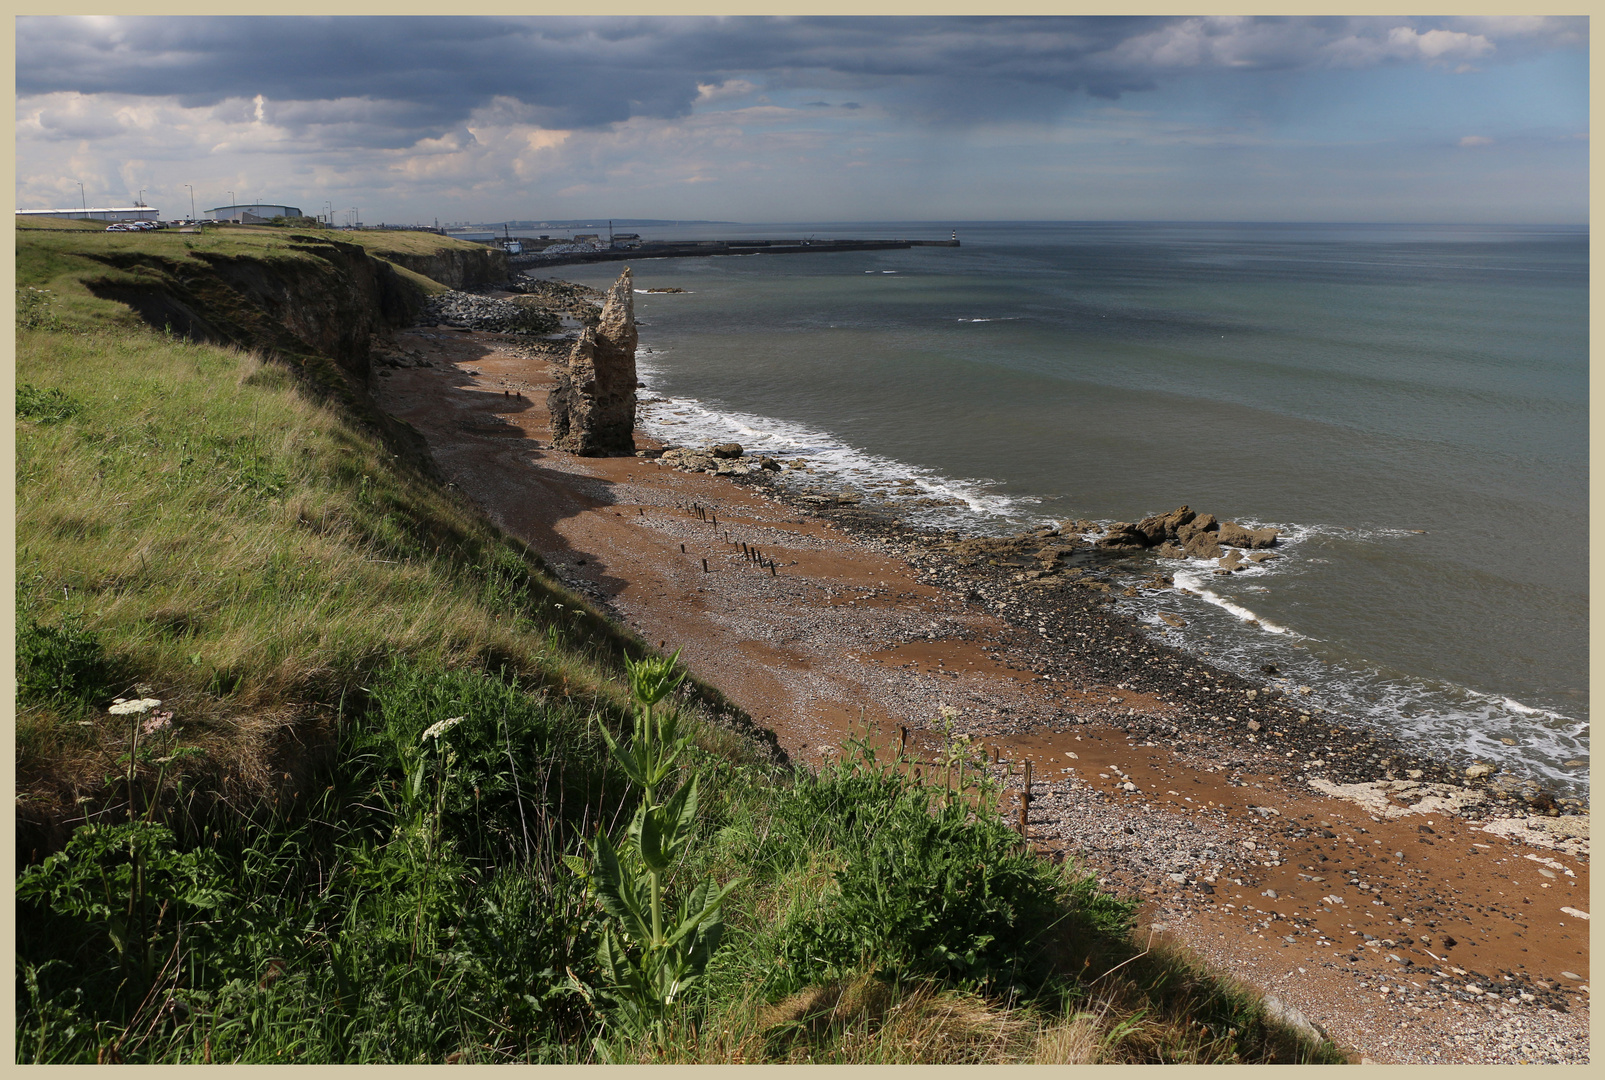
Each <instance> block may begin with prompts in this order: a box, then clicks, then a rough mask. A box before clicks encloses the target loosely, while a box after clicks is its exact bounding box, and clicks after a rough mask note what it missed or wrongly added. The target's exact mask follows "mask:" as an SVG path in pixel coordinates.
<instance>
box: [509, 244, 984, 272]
mask: <svg viewBox="0 0 1605 1080" xmlns="http://www.w3.org/2000/svg"><path fill="white" fill-rule="evenodd" d="M958 246H959V241H958V239H957V238H956V237H955V238H954V239H952V240H655V241H654V240H649V241H647V242H645V243H643V244H641V245H639V246H637V247H632V248H609V249H606V250H602V251H564V252H557V253H554V254H551V255H547V254H544V253H542V252H538V251H537V252H530V253H529V254H526V255H514V256H511V257H510V258H509V259H508V262H509V264H510V265H512V266H514V267H530V266H565V265H572V264H575V263H598V262H628V261H631V260H638V259H683V258H687V257H690V258H699V257H705V256H711V255H803V254H810V253H818V252H831V251H896V250H901V249H906V248H913V247H958Z"/></svg>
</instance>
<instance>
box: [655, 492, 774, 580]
mask: <svg viewBox="0 0 1605 1080" xmlns="http://www.w3.org/2000/svg"><path fill="white" fill-rule="evenodd" d="M636 512H637V513H638V514H639V515H640V516H641V517H645V516H646V510H645V509H644V508H641V507H637V509H636ZM686 512H687V513H690V514H694V515H696V516H697V517H698V518H699V519H701V520H702V521H706V522H709V523H711V524H712V525H713V526H714V527H715V528H717V527H718V525H719V515H718V514H716V513H714V512H713V511H712V510H709V509H708V508H707V507H706V506H702V505H701V504H699V503H692V504H691V506H690V508H689V509H687V511H686ZM724 542H725V543H726V544H730V543H732V541H731V539H730V531H729V530H728V529H726V530H725V534H724ZM734 543H737V544H740V545H741V554H742V557H743V558H745V559H746V560H747V561H748V562H755V563H757V564H758V568H759V569H760V570H763V569H767V570H768V571H769V576H770V577H779V576H780V574H779V573H778V571H777V570H776V567H778V566H779V565H780V564H779V563H777V562H775V560H773V559H766V558H764V553H763V551H761V550H760V549H759V548H758V546H757V545H756V544H753V545H751V546H749V545H748V544H747V542H746V541H745V540H737V541H734ZM680 553H681V554H682V555H683V554H687V552H686V549H685V545H684V544H681V545H680ZM702 572H703V573H704V574H711V573H713V571H712V570H711V569H709V568H708V560H707V559H703V560H702Z"/></svg>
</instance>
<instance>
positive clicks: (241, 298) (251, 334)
mask: <svg viewBox="0 0 1605 1080" xmlns="http://www.w3.org/2000/svg"><path fill="white" fill-rule="evenodd" d="M289 239H290V241H291V242H290V243H288V244H286V245H285V248H284V250H285V252H286V254H285V255H283V256H280V257H275V256H274V255H273V254H272V253H266V254H263V255H220V254H212V253H208V252H202V251H197V252H194V253H193V254H191V255H189V256H188V257H186V258H183V259H179V258H173V257H167V256H163V255H159V254H153V253H150V252H141V251H126V252H117V253H114V254H112V253H108V254H105V255H100V256H97V257H98V258H99V259H100V260H101V261H103V262H105V263H107V264H108V265H111V266H114V267H116V268H117V269H119V270H122V271H126V272H125V273H122V274H117V275H114V276H108V277H107V278H105V279H102V280H98V281H96V280H91V281H87V282H86V283H85V284H86V285H87V286H88V287H89V289H90V291H92V292H93V293H95V294H96V295H97V296H101V297H104V298H106V299H109V300H117V301H119V302H121V303H124V304H127V305H128V306H129V307H130V308H132V309H133V310H134V311H135V312H137V313H138V314H139V315H140V317H141V318H142V319H144V320H145V322H147V323H149V324H150V325H151V326H153V327H155V328H157V329H170V330H171V332H173V333H175V334H179V335H181V336H184V337H189V338H194V339H196V340H201V341H211V342H217V343H221V344H232V345H238V346H241V347H244V348H259V349H267V350H269V351H272V352H276V353H283V354H287V355H297V354H301V355H313V356H320V357H326V358H328V359H330V360H333V361H334V362H335V363H336V364H338V365H339V367H340V368H341V369H342V370H344V371H346V372H347V373H348V374H350V375H352V376H355V377H356V378H357V379H358V380H359V381H361V382H366V380H367V378H368V374H369V351H370V349H371V347H372V341H373V339H374V336H375V335H376V334H383V333H384V332H386V331H388V330H390V329H391V328H394V327H399V326H406V325H409V324H410V323H411V322H412V321H413V319H414V318H415V317H416V316H417V314H418V313H419V312H420V311H421V310H422V307H423V302H424V297H423V296H422V294H421V293H420V292H419V291H418V290H417V289H416V288H414V287H413V286H412V285H410V284H409V283H408V282H406V281H404V280H403V279H402V277H401V275H399V274H398V273H397V272H396V271H395V269H394V268H393V267H391V266H390V265H389V264H388V263H386V262H385V261H384V260H382V259H376V258H373V257H371V256H369V255H368V253H367V252H365V251H364V250H363V249H362V248H361V247H359V246H357V245H355V244H346V243H341V242H340V241H337V240H325V239H322V238H314V237H305V236H292V237H290V238H289Z"/></svg>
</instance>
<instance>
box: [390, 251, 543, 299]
mask: <svg viewBox="0 0 1605 1080" xmlns="http://www.w3.org/2000/svg"><path fill="white" fill-rule="evenodd" d="M385 258H386V259H388V260H390V261H391V262H393V263H395V264H396V265H397V266H405V267H406V268H407V269H408V270H411V271H413V272H414V273H416V274H422V275H423V276H424V277H426V278H433V279H434V280H436V281H438V282H440V283H441V284H442V285H444V286H446V287H447V288H450V289H457V290H458V291H461V292H471V291H473V290H475V289H484V288H488V287H490V286H492V285H500V284H501V283H502V282H504V281H506V280H507V279H508V277H509V276H511V274H512V268H511V267H510V266H509V265H508V262H507V252H505V251H503V250H502V249H501V248H485V249H484V250H482V251H462V250H458V249H455V248H453V249H449V250H441V251H436V252H432V253H430V254H428V255H409V254H405V253H400V252H396V253H391V254H387V255H386V256H385Z"/></svg>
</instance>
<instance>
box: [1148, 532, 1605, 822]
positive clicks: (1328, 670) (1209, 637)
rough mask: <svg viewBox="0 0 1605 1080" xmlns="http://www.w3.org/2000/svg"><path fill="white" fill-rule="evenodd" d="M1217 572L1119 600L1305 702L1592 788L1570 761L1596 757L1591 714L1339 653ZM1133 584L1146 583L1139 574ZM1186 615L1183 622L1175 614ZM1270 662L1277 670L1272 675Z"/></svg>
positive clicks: (1186, 643) (1426, 747)
mask: <svg viewBox="0 0 1605 1080" xmlns="http://www.w3.org/2000/svg"><path fill="white" fill-rule="evenodd" d="M1284 561H1285V560H1284ZM1264 565H1271V566H1274V565H1275V564H1262V566H1264ZM1256 569H1258V568H1256ZM1211 576H1212V574H1211V572H1210V571H1207V570H1206V571H1202V572H1199V571H1196V570H1193V571H1190V570H1175V571H1172V578H1171V580H1172V581H1173V582H1174V583H1175V585H1176V589H1174V590H1171V589H1164V590H1152V589H1146V590H1139V595H1138V596H1137V597H1136V598H1134V599H1126V600H1123V601H1122V602H1121V608H1122V610H1125V611H1127V612H1128V613H1130V614H1131V615H1132V616H1133V617H1135V618H1136V619H1137V620H1138V621H1139V622H1141V623H1143V624H1144V625H1146V626H1147V627H1148V628H1149V629H1150V631H1151V632H1152V633H1154V634H1155V636H1158V637H1162V638H1164V639H1165V640H1167V641H1169V642H1171V643H1172V644H1174V645H1177V646H1179V647H1180V648H1181V649H1182V650H1183V651H1184V652H1187V653H1190V654H1192V655H1195V656H1197V657H1198V658H1199V659H1200V660H1202V661H1204V662H1205V663H1208V664H1210V665H1212V666H1214V667H1219V668H1224V669H1226V670H1229V671H1234V672H1236V673H1237V674H1239V675H1242V676H1244V677H1247V678H1250V679H1254V680H1256V681H1266V682H1269V683H1270V684H1271V685H1272V686H1274V687H1277V688H1279V689H1281V690H1283V691H1284V692H1285V693H1287V694H1288V695H1289V699H1290V701H1292V702H1294V703H1296V704H1298V705H1300V706H1301V707H1306V708H1308V707H1315V708H1319V709H1321V710H1325V711H1328V712H1331V713H1334V714H1336V715H1338V716H1342V717H1344V718H1345V719H1349V720H1352V721H1356V722H1359V723H1360V724H1363V725H1367V726H1370V727H1374V728H1376V729H1378V730H1380V731H1385V732H1388V733H1390V734H1393V735H1395V736H1398V737H1401V738H1403V739H1404V740H1405V741H1406V742H1413V743H1415V744H1416V745H1417V746H1418V747H1419V748H1420V749H1421V750H1422V751H1424V752H1426V753H1428V754H1432V753H1438V754H1442V755H1445V756H1448V755H1452V754H1462V755H1466V756H1469V757H1473V758H1476V759H1478V760H1482V761H1490V762H1495V763H1499V764H1501V765H1504V766H1507V767H1510V768H1512V769H1513V770H1514V771H1516V772H1518V773H1521V774H1526V775H1533V776H1536V777H1539V778H1541V779H1543V780H1545V781H1547V782H1549V783H1552V784H1554V785H1555V786H1556V787H1558V788H1560V789H1562V790H1564V791H1569V792H1574V793H1575V792H1578V791H1580V790H1582V788H1583V787H1585V786H1586V784H1587V770H1586V768H1584V769H1580V768H1578V767H1575V766H1574V767H1567V766H1566V765H1564V762H1566V761H1570V760H1577V759H1586V758H1587V757H1588V733H1589V724H1588V722H1587V721H1586V720H1580V719H1577V718H1576V717H1572V716H1568V715H1566V714H1565V713H1564V712H1562V711H1560V710H1559V709H1553V708H1542V707H1538V706H1534V705H1528V704H1526V703H1524V702H1520V701H1517V700H1515V699H1514V698H1511V697H1509V696H1508V695H1503V694H1491V693H1485V692H1483V691H1479V690H1476V689H1474V688H1472V687H1468V686H1464V685H1461V684H1458V683H1452V682H1448V681H1433V680H1428V679H1423V678H1417V677H1413V676H1408V675H1401V674H1398V673H1390V672H1386V671H1384V670H1382V669H1381V668H1380V667H1378V666H1376V665H1373V664H1369V663H1366V662H1362V661H1359V660H1357V659H1355V658H1352V657H1343V656H1341V655H1338V654H1335V653H1334V652H1333V651H1332V650H1331V649H1330V648H1329V647H1328V646H1327V645H1326V643H1325V642H1322V641H1320V640H1318V639H1315V638H1312V637H1309V636H1307V635H1305V634H1302V633H1299V632H1298V631H1297V630H1295V629H1293V628H1291V627H1285V626H1280V625H1278V624H1276V623H1268V622H1267V621H1266V620H1264V619H1263V618H1260V617H1258V616H1257V615H1256V613H1255V612H1253V611H1252V610H1251V609H1249V608H1247V607H1245V606H1244V605H1242V604H1239V603H1237V602H1235V601H1233V600H1232V599H1230V598H1228V597H1224V596H1222V595H1220V594H1219V593H1218V592H1216V591H1215V590H1213V589H1211V588H1209V587H1208V585H1207V582H1208V580H1209V578H1210V577H1211ZM1236 576H1238V575H1234V577H1236ZM1133 583H1134V584H1140V581H1139V580H1138V579H1136V578H1134V579H1133ZM1273 584H1274V583H1273ZM1183 590H1185V591H1183ZM1162 613H1163V614H1165V615H1169V616H1170V620H1169V621H1167V620H1166V619H1164V618H1162V617H1161V614H1162ZM1178 615H1179V616H1180V618H1181V620H1182V625H1180V626H1178V625H1177V623H1176V622H1175V621H1174V620H1175V619H1176V617H1177V616H1178ZM1267 666H1269V667H1271V668H1272V669H1273V672H1274V674H1270V675H1269V676H1267V672H1266V670H1265V669H1266V667H1267ZM1301 691H1302V692H1301ZM1505 739H1509V740H1510V742H1508V743H1507V742H1505V741H1503V740H1505Z"/></svg>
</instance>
